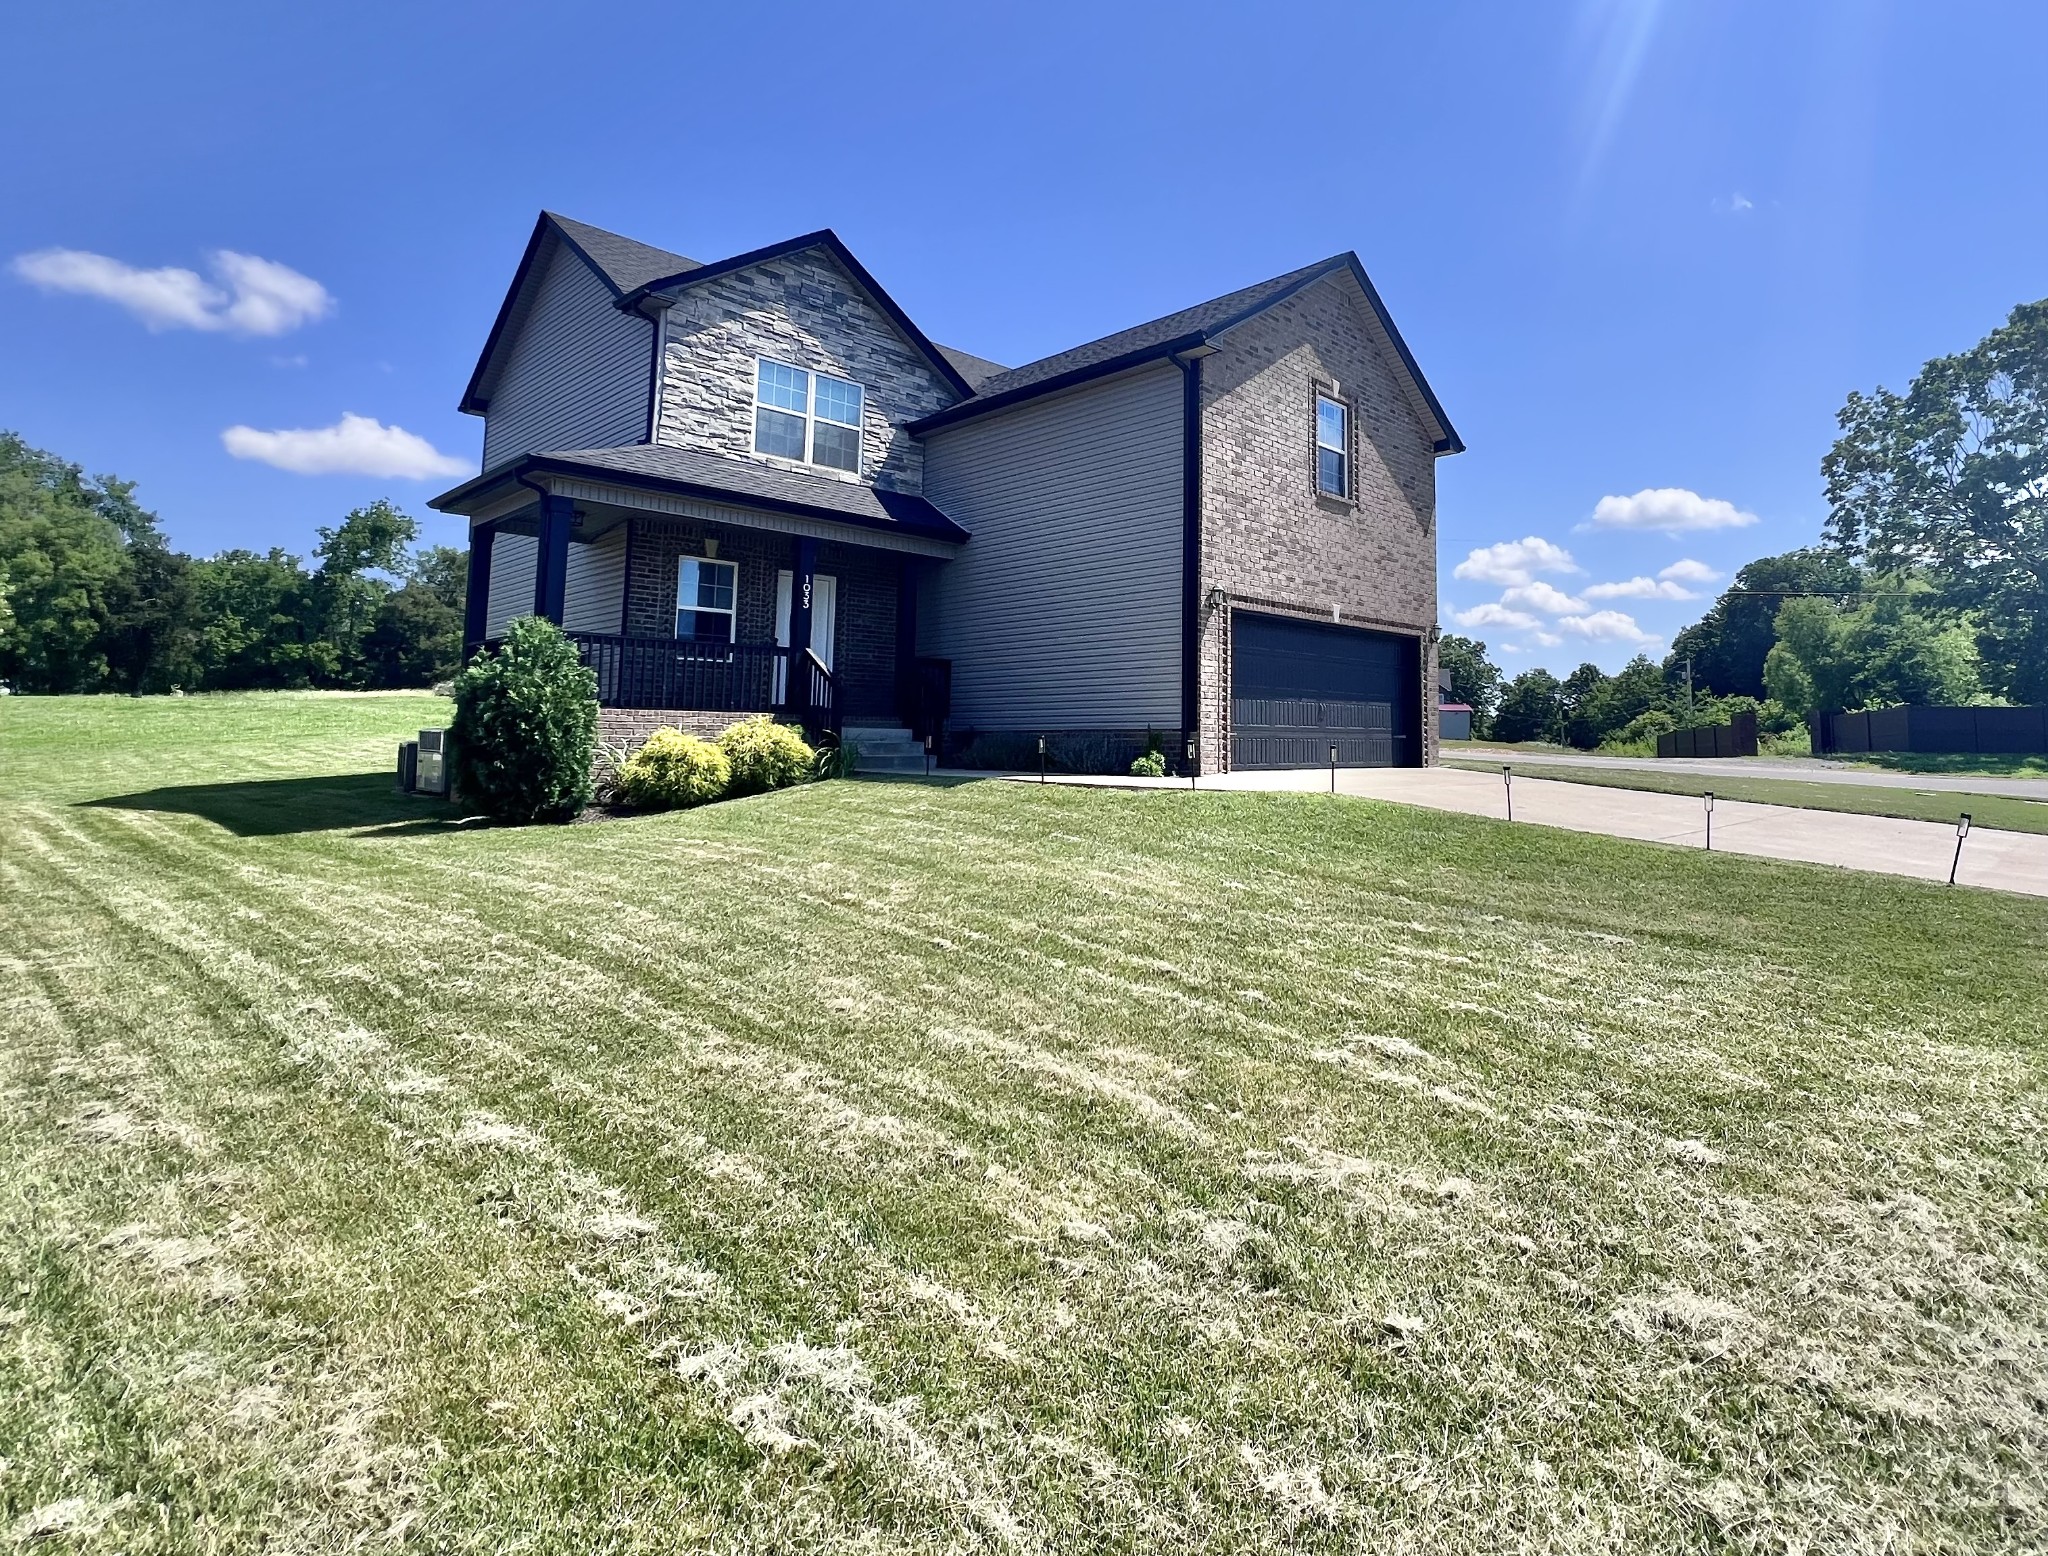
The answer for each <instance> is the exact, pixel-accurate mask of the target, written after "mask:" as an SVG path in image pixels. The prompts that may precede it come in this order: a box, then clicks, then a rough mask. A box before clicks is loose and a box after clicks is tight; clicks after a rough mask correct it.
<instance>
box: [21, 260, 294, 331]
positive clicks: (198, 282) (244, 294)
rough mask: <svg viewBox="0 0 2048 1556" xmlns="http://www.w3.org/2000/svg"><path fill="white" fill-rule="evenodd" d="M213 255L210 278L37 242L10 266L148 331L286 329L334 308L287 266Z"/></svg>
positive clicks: (47, 287)
mask: <svg viewBox="0 0 2048 1556" xmlns="http://www.w3.org/2000/svg"><path fill="white" fill-rule="evenodd" d="M210 262H211V265H212V269H213V273H214V277H215V279H214V280H212V281H209V280H207V279H206V278H205V277H203V276H201V275H200V274H199V273H198V272H197V271H193V270H185V269H181V268H179V267H177V266H175V265H167V266H164V267H163V268H161V269H157V270H139V269H137V268H136V267H135V266H133V265H129V264H124V263H123V262H122V261H120V260H118V259H110V258H108V257H107V256H106V255H105V254H90V253H87V252H85V251H84V250H82V249H38V250H37V251H36V252H35V253H33V254H22V255H19V256H17V257H16V259H15V261H14V265H13V269H14V273H15V274H16V275H18V276H20V277H21V278H22V279H23V280H24V281H28V282H31V283H32V284H34V285H36V286H39V287H41V288H42V289H43V290H44V291H46V292H72V293H76V294H78V295H79V296H82V297H98V298H101V299H103V300H104V301H107V302H110V303H117V304H119V305H120V306H121V307H123V308H126V309H127V310H128V311H129V312H130V313H132V314H134V315H135V316H136V317H137V318H138V319H140V320H141V321H142V322H143V323H144V324H146V325H148V326H149V328H151V329H152V330H181V329H182V330H228V331H232V332H234V333H235V334H238V335H283V334H285V333H287V332H288V331H291V330H295V329H297V328H298V327H299V326H300V325H302V324H310V323H312V322H313V321H314V320H315V319H319V318H324V317H325V316H326V315H327V314H329V313H331V312H333V310H334V298H333V296H332V294H330V293H329V292H328V290H327V288H326V287H324V286H322V285H321V284H320V283H319V282H318V281H315V280H314V279H313V278H312V277H311V276H304V275H300V274H299V272H298V271H296V270H293V269H292V268H291V267H290V266H289V265H280V264H279V263H277V261H276V260H273V259H260V258H258V257H257V256H256V255H254V254H237V253H235V252H234V251H233V250H232V249H220V250H218V251H216V252H215V253H214V254H212V255H211V256H210Z"/></svg>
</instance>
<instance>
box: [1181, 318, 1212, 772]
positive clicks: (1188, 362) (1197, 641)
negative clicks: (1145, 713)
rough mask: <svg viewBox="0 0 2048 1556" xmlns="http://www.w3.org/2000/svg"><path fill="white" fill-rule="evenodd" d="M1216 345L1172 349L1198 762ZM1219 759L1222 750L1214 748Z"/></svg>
mask: <svg viewBox="0 0 2048 1556" xmlns="http://www.w3.org/2000/svg"><path fill="white" fill-rule="evenodd" d="M1215 349H1216V348H1215V347H1213V346H1207V345H1202V346H1197V347H1196V348H1195V349H1194V350H1192V351H1188V352H1182V353H1177V354H1176V355H1175V356H1174V359H1173V360H1174V363H1175V364H1176V365H1177V366H1178V367H1179V368H1180V373H1181V427H1180V727H1181V738H1182V739H1183V740H1192V741H1194V742H1195V764H1194V765H1195V768H1196V770H1197V771H1199V770H1200V769H1201V766H1202V756H1201V751H1202V746H1201V739H1202V734H1201V702H1202V699H1201V669H1202V358H1203V357H1205V356H1208V355H1210V353H1212V352H1213V351H1214V350H1215ZM1217 754H1218V761H1219V764H1220V761H1221V755H1222V753H1221V750H1220V748H1219V750H1218V753H1217Z"/></svg>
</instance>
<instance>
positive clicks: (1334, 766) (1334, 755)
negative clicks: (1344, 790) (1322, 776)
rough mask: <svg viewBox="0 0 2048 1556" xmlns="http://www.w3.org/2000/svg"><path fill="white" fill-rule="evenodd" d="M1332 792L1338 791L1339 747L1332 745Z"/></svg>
mask: <svg viewBox="0 0 2048 1556" xmlns="http://www.w3.org/2000/svg"><path fill="white" fill-rule="evenodd" d="M1330 792H1331V793H1332V794H1335V793H1336V792H1337V748H1336V747H1335V746H1332V747H1330Z"/></svg>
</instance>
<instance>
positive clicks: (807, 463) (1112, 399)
mask: <svg viewBox="0 0 2048 1556" xmlns="http://www.w3.org/2000/svg"><path fill="white" fill-rule="evenodd" d="M462 409H463V410H465V411H467V412H470V413H472V414H474V415H478V416H481V417H482V418H483V419H484V452H483V473H482V474H481V475H479V476H477V477H476V478H475V479H474V480H471V481H467V482H464V483H463V484H462V485H461V486H458V487H456V488H455V489H454V490H453V491H450V492H447V493H445V494H443V495H442V496H441V497H438V498H436V499H435V500H434V506H435V507H437V508H440V509H442V510H443V511H445V512H450V513H458V514H462V515H465V516H467V518H468V519H469V521H470V572H469V610H468V621H467V637H468V638H469V640H470V644H471V645H472V646H475V645H477V644H482V643H486V642H488V641H490V640H491V639H493V638H495V637H496V636H498V635H499V634H500V633H502V631H503V630H504V628H505V625H506V623H508V622H509V621H510V620H512V619H513V618H514V617H516V616H520V615H524V614H527V613H529V612H531V613H537V614H540V615H543V616H546V617H548V618H549V619H550V620H553V621H556V622H558V623H560V624H561V625H562V626H563V628H564V629H565V630H567V631H568V632H569V633H570V634H571V635H572V636H573V637H574V638H575V639H576V641H577V642H578V644H579V645H580V646H581V648H582V651H583V654H584V657H585V659H586V661H587V662H588V663H589V664H591V666H592V667H593V668H594V669H595V670H596V671H597V674H598V680H599V693H600V701H601V703H602V704H603V709H604V711H603V720H604V723H605V727H606V730H607V734H608V736H609V737H610V738H613V739H620V738H626V737H628V736H630V735H631V734H633V733H635V732H637V731H640V730H644V729H647V728H651V727H652V726H654V725H656V724H662V723H673V724H679V725H681V726H683V727H685V728H698V729H709V728H715V727H716V726H718V725H720V724H723V723H724V722H726V721H727V720H729V719H730V718H731V717H733V715H734V714H735V713H738V712H745V711H751V710H756V709H758V710H774V711H778V712H782V713H784V714H786V715H788V716H791V717H795V718H799V719H802V720H803V721H805V722H807V723H810V724H813V725H826V726H829V727H834V728H839V727H844V728H845V729H846V730H847V731H848V732H849V734H852V735H855V737H856V738H863V737H864V738H868V739H882V738H886V733H887V732H888V731H891V730H892V729H893V730H896V731H899V732H901V731H904V730H907V731H908V733H909V734H910V735H912V736H914V737H916V738H918V739H922V738H923V737H924V736H925V735H927V734H932V735H934V736H935V737H937V739H938V740H939V741H940V742H942V749H943V750H944V751H945V753H946V754H947V755H948V756H949V757H958V756H960V755H962V754H965V755H966V756H967V757H968V758H969V759H973V758H974V757H975V756H977V755H978V756H980V757H981V758H983V759H985V760H1002V759H1003V758H1004V757H1006V756H1007V757H1008V758H1009V759H1010V760H1016V759H1018V757H1019V756H1020V755H1021V754H1022V753H1026V752H1030V751H1033V750H1035V748H1036V742H1037V740H1038V739H1039V738H1040V737H1045V738H1046V739H1047V740H1048V741H1049V742H1050V744H1051V747H1052V750H1053V752H1054V755H1055V757H1058V756H1059V755H1060V754H1061V753H1062V752H1063V751H1068V752H1074V753H1087V754H1089V755H1090V756H1092V757H1093V758H1094V759H1095V760H1097V761H1099V762H1103V763H1104V764H1105V765H1107V764H1108V763H1111V762H1117V761H1120V760H1127V759H1128V755H1129V754H1130V753H1132V752H1135V751H1136V750H1139V749H1141V748H1142V747H1143V746H1144V744H1145V743H1146V741H1147V738H1148V736H1149V737H1151V738H1153V739H1155V740H1158V741H1159V742H1160V743H1161V744H1163V745H1164V747H1165V749H1166V750H1167V752H1168V754H1169V755H1170V756H1172V757H1173V758H1174V759H1175V760H1176V762H1178V761H1180V760H1181V759H1182V758H1183V753H1184V751H1185V749H1186V744H1185V743H1187V742H1192V743H1193V747H1194V749H1195V751H1196V753H1197V756H1196V761H1197V764H1198V766H1199V768H1200V770H1201V771H1204V772H1215V771H1221V770H1226V769H1229V768H1232V767H1268V766H1294V765H1305V764H1321V763H1323V762H1326V761H1327V760H1329V752H1330V749H1331V748H1332V747H1335V748H1336V750H1337V753H1338V757H1337V759H1338V760H1339V762H1341V763H1344V764H1346V765H1378V764H1396V765H1412V764H1419V763H1428V762H1430V761H1432V760H1434V751H1435V720H1434V718H1433V717H1432V716H1430V715H1429V710H1432V709H1433V708H1434V692H1435V685H1436V663H1435V658H1436V656H1435V646H1434V645H1435V640H1436V635H1437V634H1436V626H1435V616H1436V523H1435V510H1436V498H1435V490H1436V488H1435V460H1436V458H1437V456H1439V455H1441V454H1447V453H1456V452H1458V451H1459V450H1460V449H1461V448H1462V447H1463V444H1462V443H1460V441H1459V440H1458V435H1457V433H1456V432H1455V431H1454V430H1453V429H1452V427H1451V424H1450V422H1449V420H1448V419H1447V418H1446V416H1445V415H1444V412H1443V408H1442V406H1440V405H1439V404H1438V402H1437V398H1436V396H1435V394H1434V393H1433V392H1432V391H1431V390H1430V387H1429V385H1428V383H1427V382H1426V381H1425V380H1424V378H1423V376H1422V372H1421V370H1420V369H1419V368H1418V367H1417V366H1416V364H1415V359H1414V357H1413V356H1412V355H1410V353H1409V351H1408V348H1407V346H1406V345H1405V344H1404V343H1403V342H1402V339H1401V336H1400V333H1399V332H1398V331H1397V330H1396V329H1395V328H1394V324H1393V320H1392V319H1391V318H1390V317H1389V316H1388V313H1387V310H1386V307H1385V305H1384V304H1383V303H1382V302H1381V301H1380V298H1379V294H1378V293H1377V292H1376V291H1375V290H1374V289H1373V286H1372V283H1371V281H1370V280H1368V279H1367V277H1366V274H1365V271H1364V269H1363V267H1362V266H1361V265H1360V264H1359V262H1358V259H1357V256H1356V255H1353V254H1348V253H1347V254H1340V255H1337V256H1335V257H1334V258H1331V259H1326V260H1322V261H1319V262H1318V263H1316V264H1312V265H1307V266H1304V267H1303V268H1301V269H1299V270H1295V271H1291V272H1289V273H1288V274H1286V275H1282V276H1275V277H1274V278H1273V279H1271V280H1269V281H1262V282H1260V283H1259V284H1258V285H1256V286H1250V287H1246V288H1244V289H1243V290H1242V291H1237V292H1233V293H1231V294H1229V295H1228V296H1225V297H1219V298H1216V299H1215V300H1213V301H1211V302H1207V303H1202V304H1200V305H1198V306H1196V307H1193V308H1188V309H1185V310H1183V311H1181V312H1179V313H1175V314H1170V315H1168V316H1167V317H1165V318H1161V319H1155V320H1153V321H1151V322H1150V323H1148V324H1141V325H1138V326H1137V327H1135V328H1133V329H1128V330H1124V331H1121V332H1119V333H1118V334H1115V335H1110V336H1107V337H1105V338H1103V339H1101V340H1097V341H1092V342H1090V343H1088V344H1086V345H1083V346H1077V347H1075V348H1074V349H1073V350H1071V351H1065V352H1061V353H1060V354H1058V355H1057V356H1052V357H1047V358H1045V359H1044V360H1042V361H1038V362H1033V363H1029V364H1027V365H1025V366H1023V367H1017V368H1005V367H1001V366H999V365H998V364H996V363H994V362H990V361H987V360H984V359H983V358H980V357H976V356H972V355H970V354H969V353H967V352H964V351H958V350H954V349H953V348H951V347H947V346H940V345H936V344H934V343H933V342H932V341H931V340H930V339H928V338H927V337H926V336H925V334H924V333H923V331H921V330H920V329H919V328H918V327H917V325H916V324H915V323H914V322H912V320H911V319H910V317H909V315H907V314H906V313H905V312H904V311H903V309H902V308H900V307H899V306H898V305H897V304H896V302H895V301H894V300H893V299H892V298H891V297H890V296H889V294H888V293H887V292H885V291H884V290H883V289H882V287H881V285H880V283H878V282H877V281H876V280H875V278H874V277H873V276H871V275H870V274H869V273H868V272H867V270H866V269H865V267H863V266H862V265H861V263H860V261H859V260H857V259H856V258H855V257H854V256H853V254H852V253H851V252H850V251H849V250H848V249H847V248H846V246H845V245H844V244H843V243H841V242H840V241H839V239H838V238H837V237H836V236H835V235H834V234H832V233H830V232H817V233H810V234H807V235H805V236H803V237H799V238H793V239H790V240H789V241H788V242H785V243H777V244H774V245H772V246H771V247H768V248H764V249H757V250H755V251H753V252H751V253H747V254H739V255H735V256H734V257H732V258H730V259H724V260H719V261H716V262H715V263H711V264H700V263H698V262H697V261H695V260H691V259H685V258H684V257H682V256H681V255H679V254H672V253H668V252H666V251H664V250H661V249H657V248H650V247H648V246H647V245H645V244H641V243H636V242H633V241H631V240H630V239H626V238H622V237H618V236H616V235H615V234H612V233H608V232H604V231H601V230H599V229H597V228H594V227H589V226H585V225H584V224H582V223H580V222H573V221H568V220H566V219H564V218H562V217H558V216H554V215H551V214H543V215H542V217H541V218H540V220H539V222H538V224H537V225H536V226H535V228H534V232H533V237H532V240H531V241H530V242H529V243H528V244H527V248H526V253H525V256H524V257H523V258H522V259H521V261H520V264H519V269H518V272H517V274H516V275H515V276H514V278H513V282H512V286H511V290H510V291H509V292H508V293H507V295H506V297H505V301H504V304H503V306H502V307H501V308H500V309H499V312H498V317H497V321H496V323H495V324H494V325H493V327H492V329H491V333H490V338H489V340H488V341H487V342H486V344H485V346H484V351H483V355H482V357H481V358H480V359H479V361H478V363H477V366H476V371H475V373H474V374H473V375H472V377H471V379H470V382H469V387H468V390H467V391H466V392H465V393H464V395H463V398H462Z"/></svg>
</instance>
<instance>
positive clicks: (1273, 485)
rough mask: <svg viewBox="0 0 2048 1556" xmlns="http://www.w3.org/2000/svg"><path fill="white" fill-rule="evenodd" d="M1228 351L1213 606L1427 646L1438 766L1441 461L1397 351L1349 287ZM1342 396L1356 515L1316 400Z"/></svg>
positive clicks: (1210, 764)
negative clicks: (1326, 462) (1322, 461)
mask: <svg viewBox="0 0 2048 1556" xmlns="http://www.w3.org/2000/svg"><path fill="white" fill-rule="evenodd" d="M1218 344H1219V346H1220V349H1219V350H1218V351H1217V352H1216V354H1215V355H1213V356H1210V357H1208V358H1206V359H1205V360H1204V361H1203V362H1202V367H1201V371H1202V471H1201V481H1202V559H1201V597H1202V598H1203V599H1204V600H1205V601H1206V600H1207V599H1208V598H1209V591H1210V590H1211V589H1215V588H1221V589H1223V590H1226V591H1228V593H1230V594H1231V595H1237V596H1250V597H1253V598H1255V599H1257V600H1258V601H1259V602H1260V603H1259V604H1258V605H1257V606H1256V607H1254V608H1257V609H1260V610H1266V611H1272V612H1275V613H1278V614H1282V615H1298V616H1301V617H1303V618H1305V619H1313V620H1318V621H1330V620H1332V619H1335V620H1337V621H1340V622H1343V623H1347V624H1349V625H1352V626H1360V627H1377V628H1383V629H1385V630H1389V631H1396V632H1404V633H1409V634H1413V635H1416V636H1418V637H1419V638H1420V639H1421V640H1422V653H1421V655H1420V659H1421V669H1422V680H1423V695H1422V699H1421V720H1422V725H1423V728H1422V730H1421V731H1420V733H1421V736H1422V751H1423V760H1424V762H1425V763H1428V762H1433V761H1435V759H1436V650H1435V646H1434V645H1433V644H1431V643H1430V641H1429V638H1430V634H1431V629H1432V628H1433V627H1434V625H1435V622H1436V541H1437V536H1436V456H1435V453H1434V451H1433V450H1432V448H1431V441H1432V440H1431V436H1430V434H1429V432H1428V431H1427V430H1426V427H1425V425H1424V422H1423V420H1422V418H1421V416H1420V414H1418V411H1417V407H1416V404H1415V400H1414V397H1413V392H1412V390H1411V389H1410V387H1409V385H1408V382H1407V377H1406V374H1405V372H1404V371H1403V370H1402V368H1401V367H1400V365H1399V362H1398V360H1397V358H1396V357H1395V355H1394V353H1393V351H1392V349H1391V344H1390V343H1389V342H1388V341H1387V340H1386V338H1385V336H1384V335H1383V334H1382V333H1381V331H1380V330H1379V327H1378V321H1377V320H1376V319H1375V317H1374V316H1373V313H1372V310H1371V307H1370V305H1369V304H1368V303H1367V301H1366V299H1365V296H1364V294H1363V293H1362V292H1361V291H1360V290H1359V289H1358V285H1357V283H1356V281H1355V280H1353V278H1352V277H1351V276H1350V274H1349V273H1348V272H1340V273H1339V274H1337V275H1334V276H1332V277H1330V278H1329V279H1327V280H1324V281H1321V282H1319V283H1317V284H1316V285H1314V286H1311V287H1309V288H1307V289H1306V290H1305V291H1302V292H1300V293H1298V294H1296V295H1295V296H1294V297H1291V298H1289V299H1287V300H1286V301H1285V302H1282V303H1279V304H1276V305H1275V306H1274V307H1272V308H1271V309H1269V310H1267V311H1266V312H1265V313H1262V314H1260V315H1259V316H1257V317H1256V318H1254V319H1252V320H1250V321H1248V322H1246V323H1245V324H1242V325H1240V326H1238V327H1237V328H1236V329H1234V330H1231V331H1230V332H1229V333H1228V334H1226V335H1225V336H1223V337H1222V339H1221V341H1220V342H1219V343H1218ZM1333 384H1334V385H1335V386H1336V388H1337V391H1338V394H1339V397H1340V398H1342V399H1344V400H1345V401H1347V402H1348V403H1349V404H1350V406H1351V421H1352V470H1353V480H1352V486H1353V496H1352V498H1351V499H1350V500H1347V501H1342V502H1339V501H1333V500H1331V499H1329V498H1326V497H1323V496H1321V495H1319V494H1318V492H1317V491H1316V486H1315V421H1314V416H1315V394H1316V391H1317V388H1318V386H1322V387H1323V388H1325V389H1327V388H1328V387H1329V386H1331V385H1333ZM1333 612H1334V618H1333ZM1229 615H1230V612H1229V610H1228V609H1227V608H1226V609H1214V608H1210V607H1208V606H1207V605H1205V606H1204V608H1203V611H1202V617H1201V642H1200V646H1199V658H1198V663H1199V695H1200V699H1201V700H1200V727H1201V731H1202V762H1203V766H1204V768H1205V769H1206V770H1209V771H1214V770H1215V769H1216V768H1217V767H1218V766H1220V765H1221V763H1222V761H1223V758H1224V754H1225V749H1224V744H1223V739H1224V734H1225V731H1227V728H1228V720H1229V707H1228V698H1229V690H1228V688H1229Z"/></svg>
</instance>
